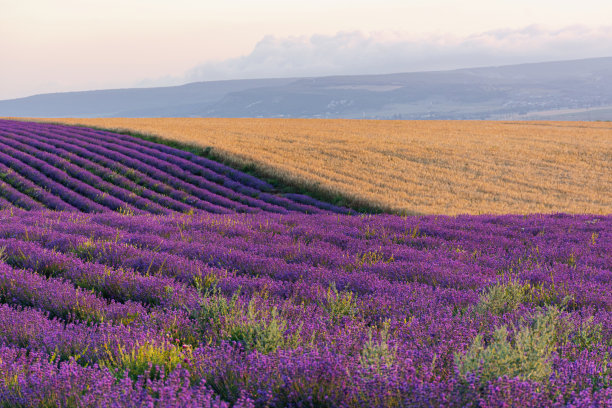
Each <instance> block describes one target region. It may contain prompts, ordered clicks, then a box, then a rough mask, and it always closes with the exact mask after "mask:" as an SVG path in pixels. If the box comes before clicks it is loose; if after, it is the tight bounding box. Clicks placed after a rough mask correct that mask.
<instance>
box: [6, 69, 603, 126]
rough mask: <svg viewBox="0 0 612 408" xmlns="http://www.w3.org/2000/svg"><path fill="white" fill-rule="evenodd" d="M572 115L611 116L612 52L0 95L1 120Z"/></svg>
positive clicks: (523, 116) (540, 117)
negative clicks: (385, 71)
mask: <svg viewBox="0 0 612 408" xmlns="http://www.w3.org/2000/svg"><path fill="white" fill-rule="evenodd" d="M567 110H571V111H572V112H571V113H567V112H566V111H567ZM577 111H578V112H577ZM567 115H570V116H571V118H572V119H575V120H612V57H603V58H590V59H582V60H569V61H553V62H542V63H530V64H518V65H503V66H492V67H476V68H462V69H455V70H449V71H424V72H408V73H391V74H379V75H334V76H324V77H295V78H268V79H241V80H224V81H208V82H192V83H188V84H184V85H178V86H171V87H154V88H124V89H107V90H95V91H79V92H65V93H52V94H40V95H33V96H29V97H25V98H18V99H10V100H3V101H0V116H5V117H8V116H16V117H263V118H273V117H295V118H347V119H355V118H368V119H564V118H565V117H567Z"/></svg>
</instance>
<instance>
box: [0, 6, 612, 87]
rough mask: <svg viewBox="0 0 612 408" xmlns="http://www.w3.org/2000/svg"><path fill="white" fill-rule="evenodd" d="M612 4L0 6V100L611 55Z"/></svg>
mask: <svg viewBox="0 0 612 408" xmlns="http://www.w3.org/2000/svg"><path fill="white" fill-rule="evenodd" d="M610 15H612V4H611V3H610V2H608V1H604V0H585V1H582V2H574V1H548V0H546V1H538V2H533V1H527V0H515V1H505V0H504V1H495V2H490V1H480V0H479V1H468V2H461V3H459V2H454V1H450V0H433V1H427V2H425V1H395V0H384V1H379V2H376V3H374V2H371V1H334V2H333V3H332V2H327V1H319V0H313V1H309V2H301V1H300V2H298V1H272V0H266V1H258V2H252V1H246V0H242V1H230V2H224V3H219V2H210V1H189V0H182V1H179V0H177V1H173V2H164V1H118V0H110V1H104V2H102V1H92V0H86V1H76V0H60V1H53V2H48V1H34V0H0V51H1V54H0V55H2V57H1V58H2V60H1V62H2V63H1V64H0V99H9V98H17V97H23V96H28V95H32V94H37V93H44V92H62V91H73V90H89V89H106V88H123V87H136V86H159V85H176V84H182V83H186V82H194V81H207V80H218V79H240V78H265V77H293V76H321V75H341V74H342V75H346V74H382V73H392V72H410V71H420V70H438V69H451V68H461V67H473V66H486V65H500V64H513V63H522V62H539V61H552V60H567V59H578V58H589V57H604V56H612V25H610V23H609V16H610Z"/></svg>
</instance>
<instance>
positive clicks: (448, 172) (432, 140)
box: [53, 118, 612, 215]
mask: <svg viewBox="0 0 612 408" xmlns="http://www.w3.org/2000/svg"><path fill="white" fill-rule="evenodd" d="M53 120H54V121H57V120H58V119H53ZM60 121H62V122H65V123H70V124H76V123H78V124H86V125H92V126H99V127H103V128H112V129H129V130H132V131H136V132H141V133H145V134H153V135H158V136H161V137H163V138H167V139H172V140H177V141H181V142H186V143H195V144H199V145H201V146H203V147H211V148H212V150H213V151H214V153H215V154H216V155H217V156H220V157H222V158H225V159H226V160H229V161H230V162H232V163H234V164H241V165H245V164H251V165H255V167H256V168H257V169H259V170H260V171H262V172H263V173H264V174H267V175H268V176H273V177H277V178H281V179H284V180H286V181H289V182H291V183H292V184H295V185H298V186H302V187H305V188H308V189H311V190H318V191H320V192H323V193H325V194H326V195H327V196H330V197H333V196H338V195H339V196H344V197H345V198H346V199H347V200H348V202H349V203H350V204H351V205H354V206H360V205H366V206H369V207H378V208H380V209H382V210H386V211H394V212H405V213H408V214H451V215H452V214H461V213H469V214H479V213H535V212H569V213H599V214H601V213H604V214H605V213H610V212H611V209H612V124H611V123H592V122H591V123H589V122H491V121H374V120H318V119H315V120H309V119H202V118H155V119H150V118H149V119H127V118H110V119H108V118H104V119H61V120H60Z"/></svg>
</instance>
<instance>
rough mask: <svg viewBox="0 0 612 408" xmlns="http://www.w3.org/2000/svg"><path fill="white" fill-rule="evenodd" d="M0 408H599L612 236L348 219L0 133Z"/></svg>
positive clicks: (526, 221)
mask: <svg viewBox="0 0 612 408" xmlns="http://www.w3.org/2000/svg"><path fill="white" fill-rule="evenodd" d="M0 147H1V153H0V179H1V181H2V183H1V184H0V186H1V187H0V188H1V189H0V206H2V208H3V209H2V210H1V211H0V259H1V262H0V302H1V305H0V342H1V345H0V405H2V406H18V407H30V406H32V407H34V406H63V407H72V406H87V407H90V406H91V407H98V406H133V407H136V406H159V407H175V406H181V407H226V406H228V407H229V406H234V407H285V406H292V407H405V406H416V407H448V406H452V407H463V406H471V407H503V406H506V407H513V406H522V407H543V406H555V407H566V406H567V407H593V406H595V407H609V406H611V405H612V388H610V386H611V382H612V355H611V354H612V291H611V289H612V216H611V215H607V216H602V215H586V214H585V215H565V214H534V215H480V216H457V217H448V216H419V217H416V216H409V217H401V216H395V215H367V214H356V215H349V214H346V213H347V212H348V211H347V210H345V209H342V208H338V207H334V206H331V205H329V204H326V203H322V202H318V201H316V200H313V199H309V198H308V197H305V196H300V195H281V194H279V193H278V192H276V191H275V190H274V188H273V187H272V186H270V185H269V184H267V183H265V182H263V181H261V180H258V179H255V178H253V177H252V176H249V175H247V174H244V173H240V172H238V171H236V170H233V169H230V168H228V167H225V166H223V165H220V164H218V163H215V162H212V161H209V160H206V159H203V158H201V157H197V156H194V155H192V154H190V153H187V152H183V151H180V150H176V149H172V148H170V147H166V146H163V145H156V144H153V143H150V142H146V141H143V140H140V139H136V138H133V137H129V136H123V135H114V134H111V133H107V132H102V131H97V130H88V129H84V128H72V127H64V126H56V125H47V124H45V125H42V124H33V123H23V122H13V121H0Z"/></svg>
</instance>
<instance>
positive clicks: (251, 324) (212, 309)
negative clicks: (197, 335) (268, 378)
mask: <svg viewBox="0 0 612 408" xmlns="http://www.w3.org/2000/svg"><path fill="white" fill-rule="evenodd" d="M259 300H260V299H258V298H252V299H251V300H250V301H249V303H248V304H247V305H246V307H245V306H244V304H243V303H240V302H239V294H238V292H236V293H234V295H233V296H232V297H231V298H230V299H227V298H226V297H224V296H223V295H221V294H220V292H219V290H213V291H209V292H207V293H206V294H205V296H204V298H203V299H202V301H201V303H200V309H199V310H197V311H196V312H195V313H194V317H195V319H196V321H197V322H198V327H199V329H200V332H201V333H202V335H204V336H205V337H207V340H208V342H209V343H211V342H214V341H221V340H227V341H234V342H238V343H241V344H242V346H243V347H244V348H245V350H247V351H252V350H257V351H259V352H260V353H264V354H266V353H271V352H273V351H276V350H278V349H280V348H294V347H297V345H299V344H300V342H301V338H300V330H298V331H297V332H295V333H294V334H293V335H291V336H288V335H287V334H286V332H287V321H286V320H285V319H284V318H282V317H281V316H280V315H279V313H278V310H277V308H276V307H272V308H270V307H269V306H267V305H265V304H262V303H263V302H259Z"/></svg>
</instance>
